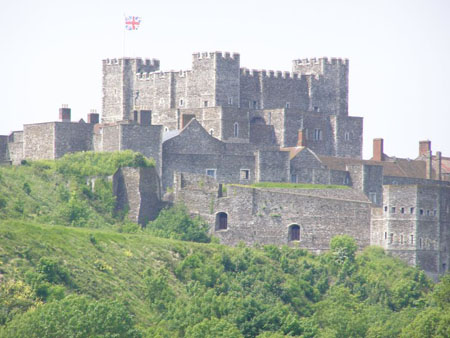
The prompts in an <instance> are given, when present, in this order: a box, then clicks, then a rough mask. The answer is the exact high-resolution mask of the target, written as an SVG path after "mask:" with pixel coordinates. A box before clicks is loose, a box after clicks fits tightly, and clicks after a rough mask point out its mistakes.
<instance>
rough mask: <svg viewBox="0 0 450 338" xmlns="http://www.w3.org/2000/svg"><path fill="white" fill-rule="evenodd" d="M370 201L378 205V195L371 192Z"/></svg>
mask: <svg viewBox="0 0 450 338" xmlns="http://www.w3.org/2000/svg"><path fill="white" fill-rule="evenodd" d="M369 199H370V200H371V201H372V203H377V193H376V192H369Z"/></svg>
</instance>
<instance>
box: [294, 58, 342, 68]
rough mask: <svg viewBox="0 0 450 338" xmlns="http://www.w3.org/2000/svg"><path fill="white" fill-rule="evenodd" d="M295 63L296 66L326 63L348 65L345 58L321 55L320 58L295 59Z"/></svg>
mask: <svg viewBox="0 0 450 338" xmlns="http://www.w3.org/2000/svg"><path fill="white" fill-rule="evenodd" d="M293 62H294V64H295V65H298V66H310V65H318V64H328V65H345V66H348V59H346V58H335V57H331V58H329V57H326V56H325V57H322V58H309V59H297V60H294V61H293Z"/></svg>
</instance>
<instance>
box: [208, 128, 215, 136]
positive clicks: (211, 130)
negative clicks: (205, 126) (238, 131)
mask: <svg viewBox="0 0 450 338" xmlns="http://www.w3.org/2000/svg"><path fill="white" fill-rule="evenodd" d="M209 135H211V136H214V129H212V128H211V129H210V130H209Z"/></svg>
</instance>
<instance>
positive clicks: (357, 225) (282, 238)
mask: <svg viewBox="0 0 450 338" xmlns="http://www.w3.org/2000/svg"><path fill="white" fill-rule="evenodd" d="M178 182H180V183H179V184H178V185H176V200H177V201H183V202H184V203H185V204H186V205H187V206H188V208H189V209H190V210H191V211H192V212H194V213H199V214H200V215H201V216H203V217H205V219H207V221H208V223H209V224H210V226H211V232H212V233H213V234H214V235H215V236H217V237H219V238H220V240H221V242H222V243H224V244H228V245H236V244H238V243H239V242H241V241H243V242H244V243H246V244H247V245H254V244H256V243H260V244H275V245H283V244H288V245H291V246H294V247H300V248H305V249H308V250H311V251H314V252H320V251H324V250H327V249H328V248H329V241H330V240H331V238H332V237H333V236H335V235H338V234H348V235H351V236H352V237H354V238H355V239H356V241H357V243H358V245H359V247H360V248H363V247H365V246H367V245H369V242H370V234H369V223H370V203H369V202H368V200H367V199H366V198H365V197H364V196H363V195H361V193H358V192H356V191H353V192H352V193H351V194H350V195H351V196H352V197H353V199H349V198H348V197H344V196H345V195H344V194H343V193H342V191H338V190H341V189H338V190H333V189H326V190H327V191H321V192H319V193H317V194H316V192H315V191H314V190H303V189H289V190H286V189H283V190H281V189H280V190H271V189H257V188H246V187H240V186H233V185H231V186H227V192H226V196H224V197H218V196H220V193H219V187H218V185H217V184H216V183H214V182H213V181H211V180H210V181H207V180H205V181H202V184H199V183H198V181H197V182H196V181H195V180H191V179H190V176H187V175H185V174H180V175H179V176H178ZM348 190H351V189H348ZM347 196H348V195H347ZM343 210H345V212H343ZM219 213H226V214H227V218H228V227H227V229H225V230H219V229H217V224H216V217H217V214H219ZM293 224H297V225H299V227H300V240H299V241H290V240H289V227H290V226H292V225H293Z"/></svg>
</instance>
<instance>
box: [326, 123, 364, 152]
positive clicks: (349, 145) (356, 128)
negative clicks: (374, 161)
mask: <svg viewBox="0 0 450 338" xmlns="http://www.w3.org/2000/svg"><path fill="white" fill-rule="evenodd" d="M330 124H331V129H332V135H331V136H332V137H333V141H334V147H335V151H334V154H333V156H338V157H350V158H359V159H362V145H363V118H362V117H355V116H333V115H332V116H330Z"/></svg>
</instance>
